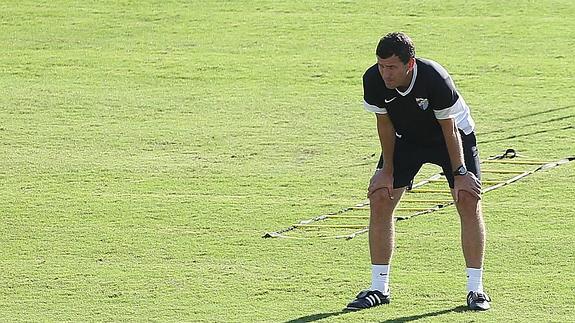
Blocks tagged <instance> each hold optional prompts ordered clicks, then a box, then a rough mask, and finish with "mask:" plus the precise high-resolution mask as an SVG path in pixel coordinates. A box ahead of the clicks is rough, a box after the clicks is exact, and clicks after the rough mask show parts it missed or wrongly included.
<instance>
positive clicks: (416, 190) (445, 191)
mask: <svg viewBox="0 0 575 323" xmlns="http://www.w3.org/2000/svg"><path fill="white" fill-rule="evenodd" d="M408 192H409V193H451V191H450V190H431V189H419V188H418V189H415V190H411V191H408Z"/></svg>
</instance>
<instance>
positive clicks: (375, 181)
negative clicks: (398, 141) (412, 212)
mask: <svg viewBox="0 0 575 323" xmlns="http://www.w3.org/2000/svg"><path fill="white" fill-rule="evenodd" d="M376 117H377V133H378V135H379V142H380V144H381V151H382V152H383V168H382V169H380V170H378V171H377V172H376V173H375V175H373V177H372V178H371V182H370V184H369V188H368V193H367V196H368V197H369V196H370V195H371V194H372V193H373V192H375V191H377V190H379V189H382V188H385V189H387V192H388V194H389V198H390V199H393V152H394V149H395V127H394V126H393V123H392V122H391V119H389V116H388V115H387V114H376Z"/></svg>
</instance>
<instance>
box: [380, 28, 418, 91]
mask: <svg viewBox="0 0 575 323" xmlns="http://www.w3.org/2000/svg"><path fill="white" fill-rule="evenodd" d="M375 54H376V55H377V65H378V68H379V73H380V74H381V77H382V78H383V81H384V82H385V86H386V87H387V88H390V89H395V88H398V87H408V86H409V83H410V82H411V76H412V71H413V66H414V65H415V47H414V46H413V42H412V41H411V38H409V36H407V35H406V34H404V33H400V32H394V33H389V34H387V35H385V36H384V37H383V38H381V39H380V40H379V44H377V49H376V51H375Z"/></svg>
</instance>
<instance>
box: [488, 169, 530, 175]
mask: <svg viewBox="0 0 575 323" xmlns="http://www.w3.org/2000/svg"><path fill="white" fill-rule="evenodd" d="M481 172H482V173H495V174H522V173H525V172H524V171H522V170H506V169H482V170H481Z"/></svg>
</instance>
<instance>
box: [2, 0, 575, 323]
mask: <svg viewBox="0 0 575 323" xmlns="http://www.w3.org/2000/svg"><path fill="white" fill-rule="evenodd" d="M574 16H575V4H574V3H573V1H572V0H548V1H529V0H518V1H510V2H503V1H494V0H493V1H491V0H489V1H487V0H486V1H475V2H472V3H470V2H468V1H463V0H458V1H456V0H442V1H440V0H426V1H357V2H355V1H344V0H341V1H329V2H328V1H325V2H322V1H299V0H297V1H240V0H238V1H223V0H222V1H212V0H208V1H193V0H192V1H183V0H181V1H175V0H172V1H128V0H123V1H30V0H20V1H13V0H7V1H3V2H1V3H0V31H1V32H0V153H1V155H2V158H1V159H0V185H1V188H2V199H0V220H1V223H2V224H1V225H0V246H1V248H2V252H1V253H0V270H1V271H2V274H1V275H0V320H1V321H6V322H15V321H32V322H33V321H136V322H140V321H188V322H194V321H205V322H287V321H290V322H297V321H300V322H311V321H318V320H321V321H330V322H331V321H334V322H337V321H341V322H344V321H345V322H347V321H356V322H368V321H369V322H378V321H379V322H392V321H397V322H408V321H445V322H471V321H474V322H512V321H517V322H521V321H525V322H541V321H546V322H574V321H575V269H574V267H575V266H574V264H575V237H574V235H573V232H574V231H575V219H574V217H573V198H574V197H575V187H574V185H573V183H574V182H575V166H574V164H573V163H571V164H568V165H564V166H561V167H558V168H555V169H552V170H549V171H546V172H540V173H536V174H534V175H532V176H529V177H527V178H526V179H524V180H522V181H520V182H518V183H516V184H513V185H512V186H509V187H506V188H502V189H499V190H496V191H493V192H491V193H489V194H488V195H486V196H485V198H484V209H485V217H486V223H487V227H488V243H487V254H486V259H485V268H486V272H485V277H484V280H485V284H486V289H487V291H488V292H489V293H490V295H491V296H492V298H493V309H492V310H491V311H489V312H485V313H471V312H467V311H464V310H463V307H462V305H464V301H465V300H464V298H465V271H464V269H465V268H464V263H463V259H462V256H461V251H460V247H459V222H458V218H457V215H456V213H455V211H454V209H452V208H451V209H445V210H443V211H439V212H435V213H433V214H430V215H426V216H421V217H417V218H414V219H411V220H408V221H402V222H399V223H398V225H397V231H398V234H397V250H396V252H395V256H394V262H393V269H392V277H391V278H392V288H393V293H394V294H393V297H394V299H393V302H392V304H391V305H390V306H386V307H380V308H376V309H372V310H368V311H363V312H359V313H343V312H342V311H341V310H342V308H343V307H344V306H345V304H347V302H348V301H349V300H350V299H351V298H352V297H353V296H355V294H356V293H357V292H358V291H359V290H360V289H362V288H365V287H367V286H368V283H369V279H370V264H369V255H368V248H367V235H361V236H359V237H357V238H355V239H353V240H350V241H343V240H331V239H327V240H320V239H308V240H285V239H262V235H263V233H264V232H266V231H272V230H276V229H280V228H283V227H286V226H288V225H290V224H292V223H295V222H296V221H298V220H301V219H305V218H310V217H312V216H315V215H319V214H323V213H326V212H331V211H334V210H338V209H341V208H342V207H346V206H349V205H350V204H354V203H357V202H359V201H361V200H363V199H364V197H365V192H366V185H367V182H368V180H369V177H370V175H371V173H372V171H373V169H374V166H375V163H376V161H377V157H375V156H374V155H376V154H378V153H379V148H378V147H379V143H378V141H377V137H376V132H375V120H374V117H373V116H372V115H370V114H369V113H366V112H365V111H364V110H363V107H362V88H361V75H362V73H363V72H364V71H365V69H366V68H367V67H368V66H370V65H371V64H373V63H374V61H375V60H374V50H375V46H376V43H377V41H378V39H379V38H380V37H381V36H382V35H383V34H385V33H387V32H389V31H395V30H401V31H405V32H407V33H408V34H410V35H411V36H412V38H413V40H414V42H415V44H416V47H417V55H418V56H421V57H426V58H431V59H434V60H437V61H438V62H440V63H442V64H443V65H444V66H445V67H446V68H447V69H448V70H449V71H450V72H451V74H452V76H453V78H454V79H455V82H456V84H457V85H458V87H459V89H460V91H461V92H462V94H463V95H464V97H465V99H466V101H467V102H468V103H469V105H470V106H471V107H472V113H473V116H474V118H475V120H476V122H477V132H478V139H479V141H480V151H481V154H482V157H488V156H490V155H493V154H497V153H501V152H502V151H503V150H504V149H506V148H515V149H517V150H518V151H519V152H520V153H522V154H524V155H527V156H529V157H531V158H541V159H543V158H544V159H559V158H561V157H565V156H567V155H573V154H575V145H574V139H573V138H574V136H575V130H574V128H573V124H574V120H575V83H574V81H573V70H574V69H575V60H573V52H575V38H574V37H573V30H575V20H574V19H573V17H574ZM429 172H431V170H429Z"/></svg>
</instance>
